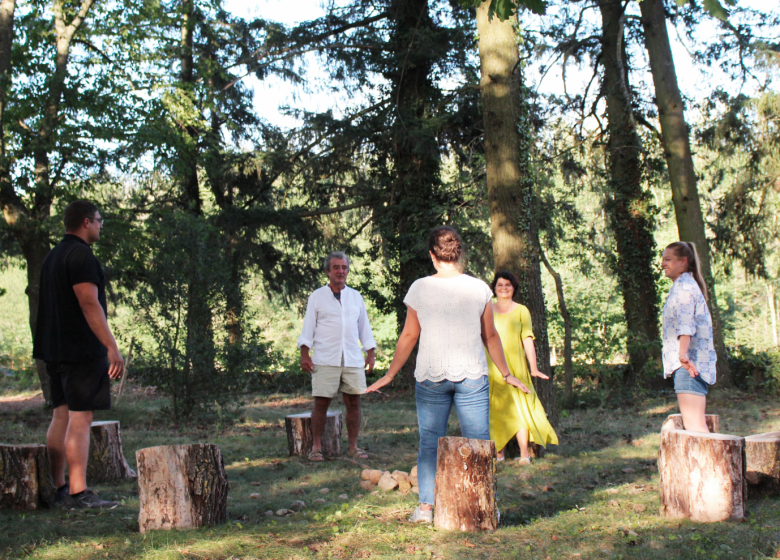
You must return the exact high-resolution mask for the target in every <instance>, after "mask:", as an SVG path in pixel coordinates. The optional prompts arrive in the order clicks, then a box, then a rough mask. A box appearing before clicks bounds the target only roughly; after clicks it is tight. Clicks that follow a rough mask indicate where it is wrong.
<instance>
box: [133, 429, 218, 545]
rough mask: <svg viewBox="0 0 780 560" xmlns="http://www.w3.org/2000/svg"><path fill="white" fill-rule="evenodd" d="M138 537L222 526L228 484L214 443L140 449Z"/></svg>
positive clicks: (138, 457)
mask: <svg viewBox="0 0 780 560" xmlns="http://www.w3.org/2000/svg"><path fill="white" fill-rule="evenodd" d="M135 458H136V463H137V464H138V496H139V499H140V508H141V511H140V513H139V514H138V528H139V529H140V531H141V533H145V532H146V531H150V530H153V529H179V528H180V529H190V528H194V527H202V526H204V525H217V524H219V523H224V521H225V520H226V518H227V494H228V481H227V475H226V474H225V465H224V463H223V461H222V454H221V453H220V451H219V446H218V445H213V444H209V443H203V444H194V445H162V446H159V447H148V448H146V449H139V450H138V451H136V453H135Z"/></svg>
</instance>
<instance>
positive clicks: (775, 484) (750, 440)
mask: <svg viewBox="0 0 780 560" xmlns="http://www.w3.org/2000/svg"><path fill="white" fill-rule="evenodd" d="M745 457H746V459H747V468H746V470H747V475H746V477H747V481H748V490H749V491H750V493H751V494H755V495H776V494H780V432H768V433H766V434H756V435H753V436H747V437H746V438H745Z"/></svg>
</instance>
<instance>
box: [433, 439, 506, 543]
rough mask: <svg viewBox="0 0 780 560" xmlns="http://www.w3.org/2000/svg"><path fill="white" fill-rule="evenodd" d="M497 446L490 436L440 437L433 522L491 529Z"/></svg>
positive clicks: (493, 526) (494, 512)
mask: <svg viewBox="0 0 780 560" xmlns="http://www.w3.org/2000/svg"><path fill="white" fill-rule="evenodd" d="M495 461H496V446H495V444H494V443H493V442H492V441H491V440H484V439H467V438H462V437H443V438H439V448H438V458H437V462H436V493H435V498H434V501H435V506H436V507H435V508H434V517H433V524H434V526H435V527H437V528H439V529H448V530H456V531H471V532H474V531H493V530H495V529H497V528H498V509H497V508H496V468H495Z"/></svg>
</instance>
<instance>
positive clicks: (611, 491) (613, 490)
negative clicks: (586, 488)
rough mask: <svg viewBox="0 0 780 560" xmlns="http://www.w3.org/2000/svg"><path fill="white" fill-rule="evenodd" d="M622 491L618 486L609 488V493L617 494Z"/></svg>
mask: <svg viewBox="0 0 780 560" xmlns="http://www.w3.org/2000/svg"><path fill="white" fill-rule="evenodd" d="M618 492H620V490H618V489H617V488H607V494H617V493H618Z"/></svg>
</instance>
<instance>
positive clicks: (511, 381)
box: [504, 375, 528, 393]
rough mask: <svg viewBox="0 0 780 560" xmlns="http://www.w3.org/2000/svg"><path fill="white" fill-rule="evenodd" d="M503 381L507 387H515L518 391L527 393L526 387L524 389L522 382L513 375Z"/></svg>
mask: <svg viewBox="0 0 780 560" xmlns="http://www.w3.org/2000/svg"><path fill="white" fill-rule="evenodd" d="M504 381H506V382H507V385H511V386H512V387H517V388H518V389H520V390H521V391H522V392H523V393H528V387H526V386H525V385H524V384H523V382H522V381H520V380H519V379H518V378H517V377H515V376H514V375H507V376H506V377H505V378H504Z"/></svg>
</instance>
